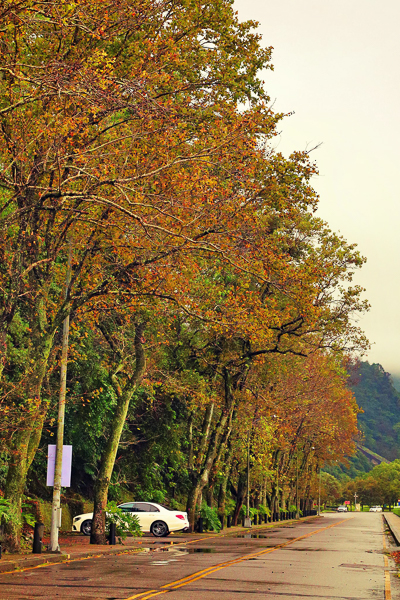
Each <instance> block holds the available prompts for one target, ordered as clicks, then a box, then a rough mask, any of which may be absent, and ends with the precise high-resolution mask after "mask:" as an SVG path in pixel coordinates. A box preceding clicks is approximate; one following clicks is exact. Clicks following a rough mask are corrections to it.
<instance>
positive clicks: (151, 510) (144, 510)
mask: <svg viewBox="0 0 400 600" xmlns="http://www.w3.org/2000/svg"><path fill="white" fill-rule="evenodd" d="M133 504H134V506H135V508H136V509H137V516H138V517H139V520H140V526H141V528H142V530H143V531H150V528H151V525H152V523H154V521H157V520H158V519H159V513H160V511H159V509H158V508H157V507H156V506H154V505H153V504H150V503H149V502H134V503H133Z"/></svg>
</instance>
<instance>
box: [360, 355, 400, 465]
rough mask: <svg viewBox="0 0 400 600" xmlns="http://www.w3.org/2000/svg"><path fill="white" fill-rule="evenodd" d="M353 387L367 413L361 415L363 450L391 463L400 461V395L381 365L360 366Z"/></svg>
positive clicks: (366, 363)
mask: <svg viewBox="0 0 400 600" xmlns="http://www.w3.org/2000/svg"><path fill="white" fill-rule="evenodd" d="M350 387H351V389H352V391H353V392H354V395H355V397H356V400H357V404H358V406H359V407H360V408H362V410H363V411H364V412H362V413H360V414H359V415H358V422H359V426H360V429H361V430H362V432H363V434H364V440H363V441H362V444H363V446H366V447H367V448H368V449H369V450H372V451H373V452H376V453H377V454H379V455H380V456H383V457H384V458H386V459H388V460H394V459H396V458H399V457H400V444H399V441H400V393H399V392H398V391H397V390H396V388H395V386H394V381H393V379H392V377H391V375H390V374H389V373H386V371H385V370H384V369H383V367H382V366H381V365H379V364H372V365H370V364H369V363H368V362H360V363H359V364H358V365H357V368H356V369H355V372H353V373H352V374H351V377H350Z"/></svg>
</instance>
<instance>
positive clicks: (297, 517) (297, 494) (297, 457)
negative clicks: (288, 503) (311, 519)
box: [296, 454, 300, 519]
mask: <svg viewBox="0 0 400 600" xmlns="http://www.w3.org/2000/svg"><path fill="white" fill-rule="evenodd" d="M299 518H300V503H299V455H298V454H296V519H299Z"/></svg>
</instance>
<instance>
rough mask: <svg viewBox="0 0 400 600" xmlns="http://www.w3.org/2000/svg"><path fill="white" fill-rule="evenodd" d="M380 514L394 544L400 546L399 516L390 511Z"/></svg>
mask: <svg viewBox="0 0 400 600" xmlns="http://www.w3.org/2000/svg"><path fill="white" fill-rule="evenodd" d="M382 515H383V518H384V519H385V521H386V523H387V525H388V527H389V529H390V531H391V532H392V535H393V537H394V539H395V542H396V544H397V545H398V546H400V517H398V516H397V515H395V514H393V513H391V512H384V513H382Z"/></svg>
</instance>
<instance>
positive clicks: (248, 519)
mask: <svg viewBox="0 0 400 600" xmlns="http://www.w3.org/2000/svg"><path fill="white" fill-rule="evenodd" d="M244 526H245V527H251V519H250V429H249V431H248V434H247V506H246V518H245V521H244Z"/></svg>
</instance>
